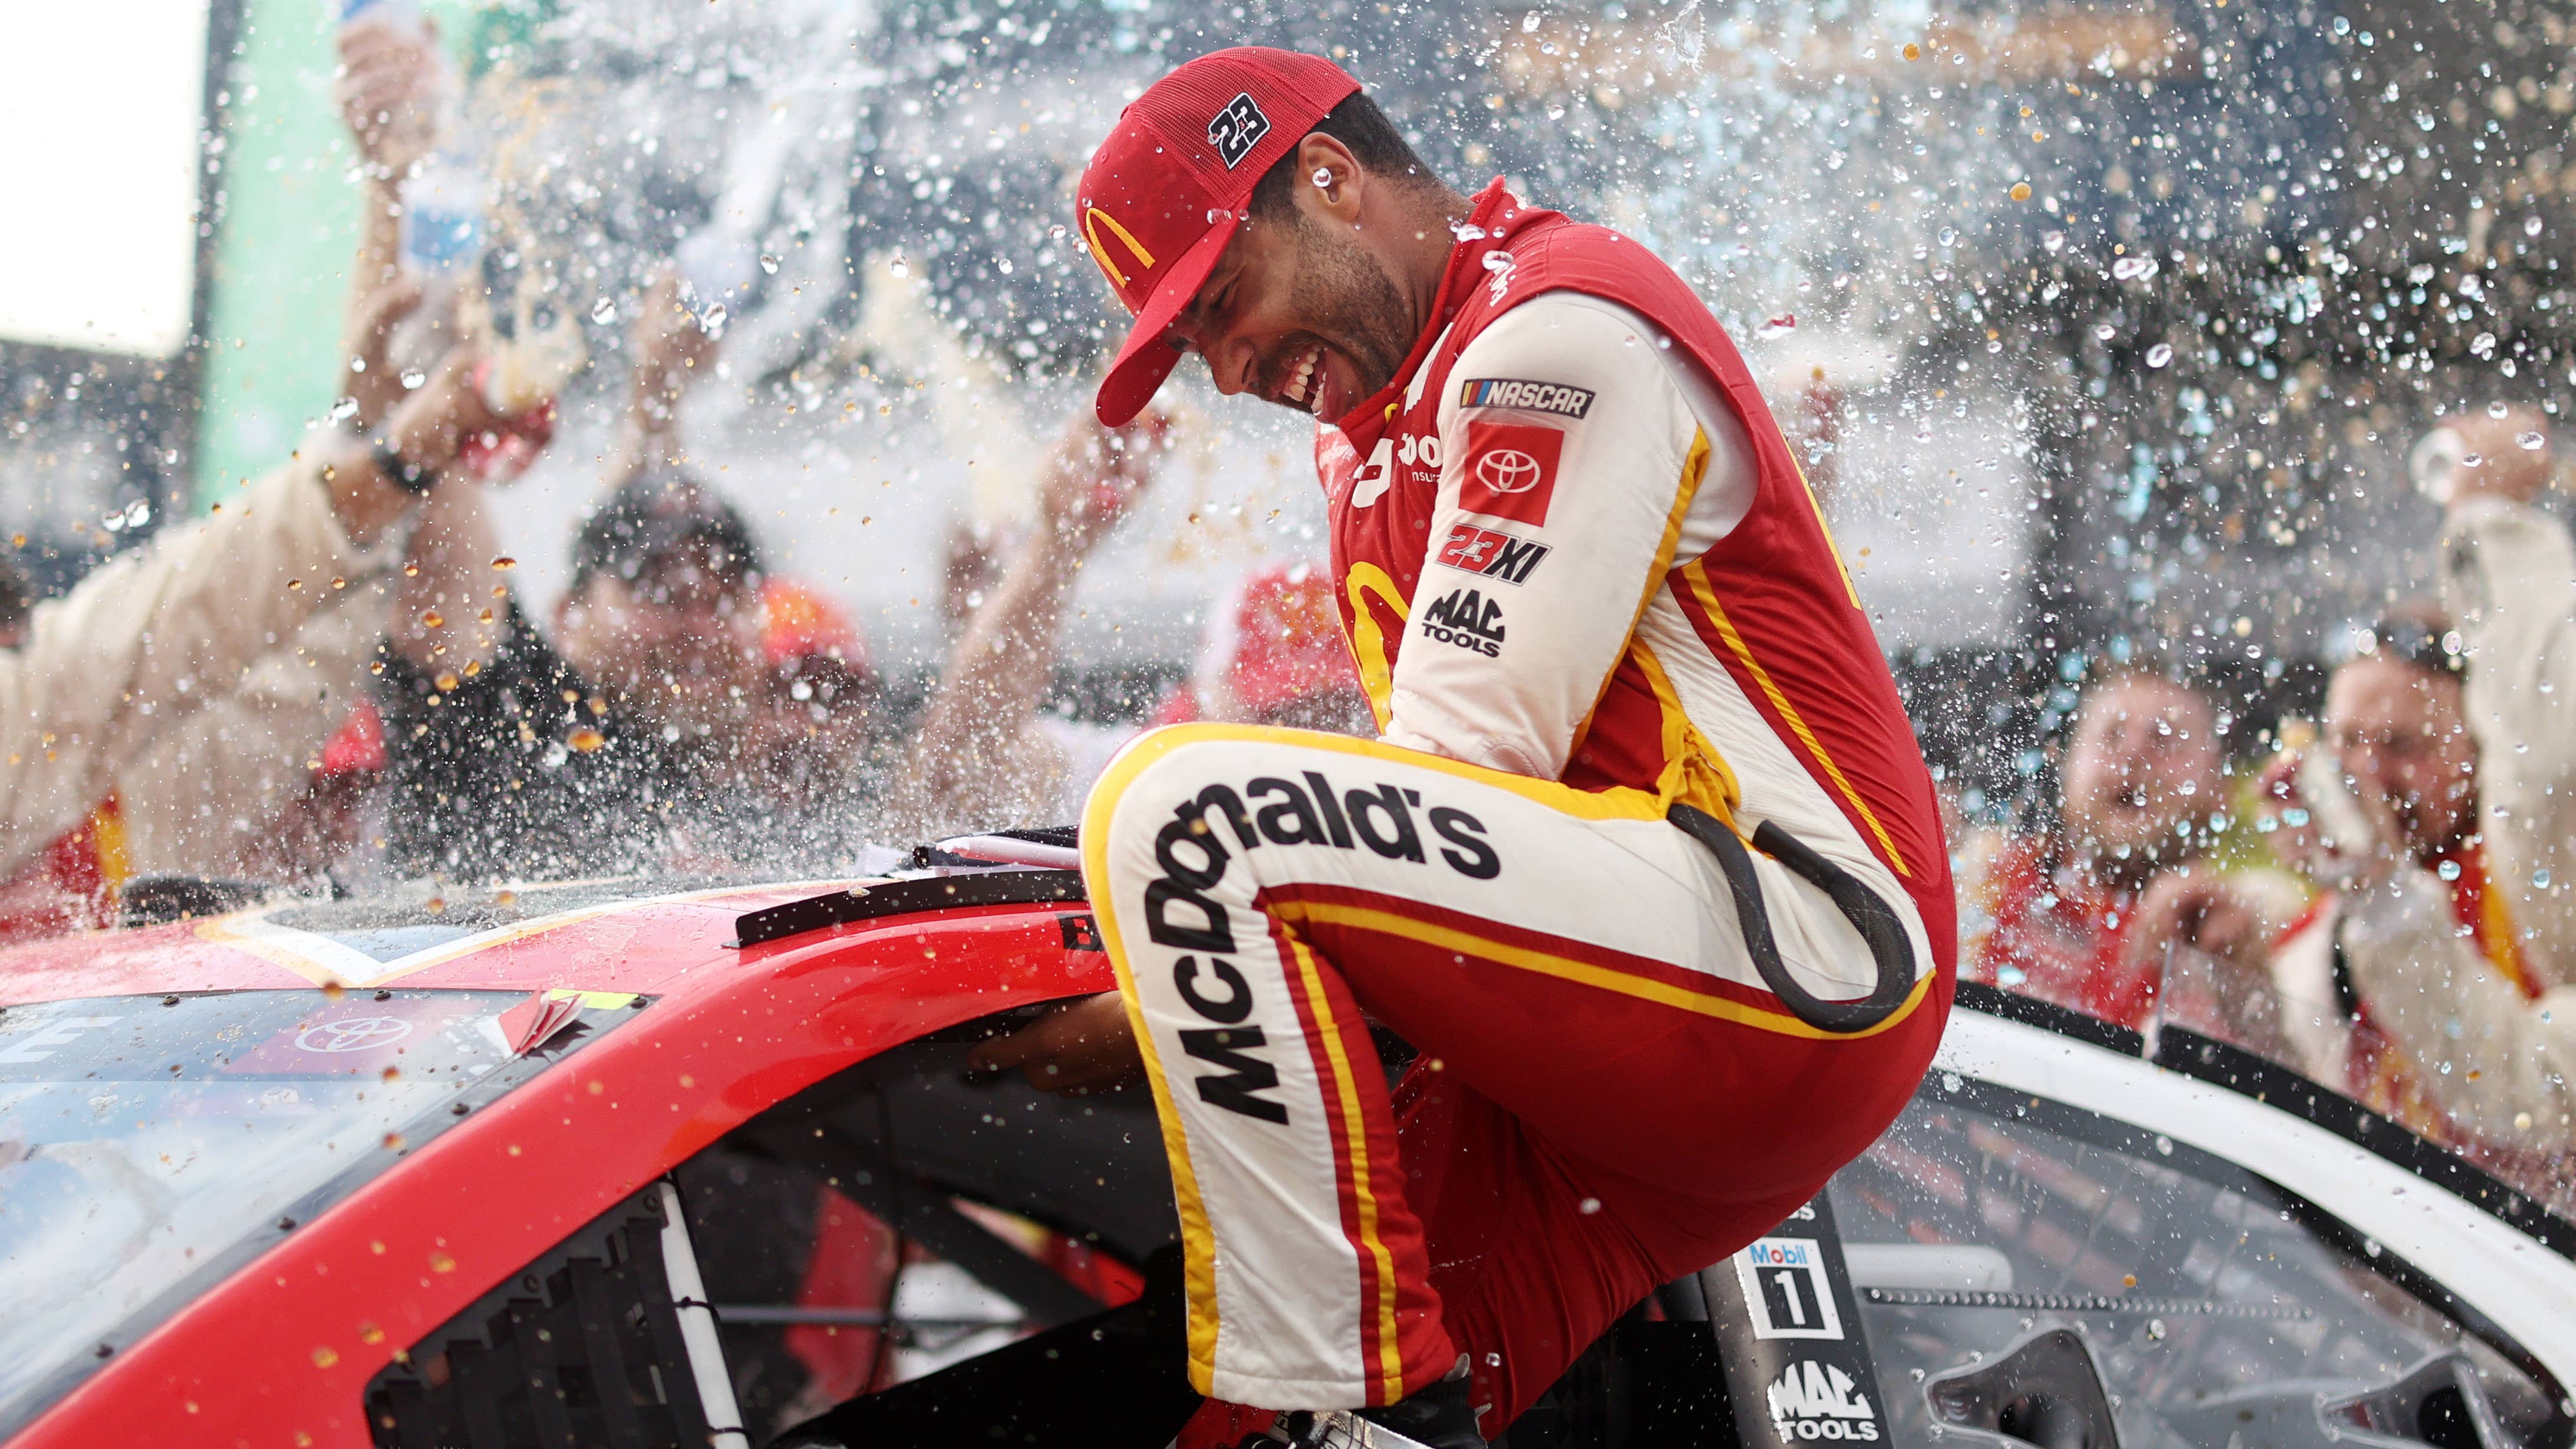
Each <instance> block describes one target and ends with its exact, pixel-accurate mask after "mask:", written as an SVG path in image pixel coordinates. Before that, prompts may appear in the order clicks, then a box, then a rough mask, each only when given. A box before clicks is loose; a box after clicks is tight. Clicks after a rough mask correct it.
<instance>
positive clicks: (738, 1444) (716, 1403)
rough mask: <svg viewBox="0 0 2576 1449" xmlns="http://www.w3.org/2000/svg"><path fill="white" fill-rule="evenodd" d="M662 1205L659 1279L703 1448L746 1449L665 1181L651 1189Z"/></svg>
mask: <svg viewBox="0 0 2576 1449" xmlns="http://www.w3.org/2000/svg"><path fill="white" fill-rule="evenodd" d="M653 1191H654V1194H655V1195H656V1196H657V1197H658V1198H659V1199H660V1201H661V1205H662V1273H663V1276H664V1277H665V1278H667V1279H668V1280H669V1281H670V1285H671V1302H672V1303H673V1304H674V1305H675V1306H676V1307H677V1308H678V1309H679V1313H680V1343H681V1345H682V1346H683V1347H685V1348H686V1349H687V1350H688V1352H689V1376H690V1377H691V1378H693V1379H695V1380H697V1384H698V1404H699V1406H700V1407H701V1408H702V1409H704V1410H705V1411H706V1416H707V1442H708V1443H709V1444H711V1445H713V1446H715V1449H751V1436H750V1435H749V1434H746V1433H744V1432H743V1429H742V1409H741V1408H740V1406H738V1405H736V1404H735V1403H734V1399H733V1379H732V1377H731V1376H730V1375H728V1374H727V1373H726V1372H725V1361H724V1345H723V1344H722V1343H720V1342H718V1341H717V1338H716V1311H715V1309H714V1308H713V1307H711V1306H709V1305H708V1303H707V1285H706V1282H705V1280H704V1279H702V1278H700V1277H699V1276H698V1254H697V1250H696V1249H695V1248H693V1247H691V1246H690V1245H689V1223H688V1219H687V1218H685V1217H683V1216H682V1215H681V1212H680V1190H679V1189H678V1188H676V1187H673V1186H672V1185H671V1184H670V1182H669V1181H668V1180H667V1179H666V1180H664V1181H661V1182H657V1183H655V1184H653Z"/></svg>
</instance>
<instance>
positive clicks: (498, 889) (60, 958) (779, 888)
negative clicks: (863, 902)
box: [0, 877, 883, 1006]
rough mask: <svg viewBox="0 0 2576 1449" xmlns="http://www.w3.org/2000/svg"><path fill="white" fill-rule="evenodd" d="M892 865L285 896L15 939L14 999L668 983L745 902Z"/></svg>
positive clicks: (713, 941) (5, 971) (1, 974)
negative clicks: (151, 921)
mask: <svg viewBox="0 0 2576 1449" xmlns="http://www.w3.org/2000/svg"><path fill="white" fill-rule="evenodd" d="M882 879H883V878H882V877H852V878H849V879H838V880H807V881H783V882H782V881H763V882H708V881H704V880H700V881H639V880H631V879H630V880H611V881H582V882H571V883H564V884H547V885H520V886H483V887H459V886H437V885H432V884H428V883H420V884H415V885H411V886H407V887H405V888H403V889H401V890H399V891H397V892H394V893H392V894H390V895H387V896H382V897H371V898H366V899H354V900H342V901H309V900H293V899H290V900H284V901H278V902H272V903H270V904H267V905H263V906H259V907H255V908H253V909H250V910H246V911H239V912H234V913H232V914H229V915H220V916H209V917H205V918H202V919H198V920H189V921H178V922H173V923H170V924H168V925H162V926H150V927H145V928H142V929H138V930H124V931H96V932H89V933H86V934H83V935H76V936H66V937H61V938H58V939H55V940H51V941H42V942H36V943H33V944H29V945H23V946H18V947H15V948H12V949H10V950H7V951H0V1006H17V1005H25V1004H29V1003H34V1002H44V1001H59V1000H66V999H70V998H75V997H94V996H129V995H146V994H150V993H155V992H199V991H256V990H292V989H297V988H303V987H312V986H324V985H338V986H344V987H375V986H383V985H389V984H392V983H394V982H397V981H399V982H400V983H402V984H403V985H404V986H405V987H408V988H454V989H475V990H495V991H537V990H544V989H548V988H561V987H578V988H580V989H582V990H586V991H623V992H636V993H641V994H646V995H659V994H665V993H668V992H671V991H673V990H676V989H679V988H681V987H682V986H684V985H685V984H686V983H687V982H688V981H689V979H690V978H691V977H692V976H693V975H694V974H697V973H700V972H703V971H705V970H707V969H708V968H709V967H710V966H713V965H717V964H721V963H724V962H726V961H729V960H731V959H733V953H732V952H731V951H730V950H729V949H728V948H729V947H730V945H731V944H732V942H733V941H734V939H735V921H736V920H737V918H739V917H740V916H741V915H742V914H743V913H745V912H748V911H755V910H760V909H763V908H766V907H770V906H775V905H779V904H783V903H786V902H791V901H796V900H800V899H805V898H808V897H812V896H815V895H817V894H818V893H829V892H833V891H847V890H849V889H851V888H852V887H854V886H864V885H866V884H868V883H870V882H872V881H879V880H882Z"/></svg>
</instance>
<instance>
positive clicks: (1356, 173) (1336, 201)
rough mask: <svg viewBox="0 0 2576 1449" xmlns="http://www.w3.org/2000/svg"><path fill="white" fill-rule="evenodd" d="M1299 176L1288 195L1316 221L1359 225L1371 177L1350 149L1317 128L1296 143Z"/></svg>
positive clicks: (1351, 225) (1297, 172)
mask: <svg viewBox="0 0 2576 1449" xmlns="http://www.w3.org/2000/svg"><path fill="white" fill-rule="evenodd" d="M1293 164H1294V165H1295V166H1296V168H1297V171H1296V176H1295V180H1294V181H1293V183H1292V184H1291V185H1290V187H1289V190H1288V194H1289V195H1291V196H1293V197H1295V198H1296V202H1297V208H1298V210H1300V211H1302V212H1304V213H1305V214H1306V216H1307V217H1308V218H1309V219H1311V220H1314V221H1319V222H1326V221H1328V222H1333V223H1336V224H1338V225H1341V226H1346V227H1357V226H1358V225H1359V224H1360V210H1361V205H1362V201H1363V198H1364V197H1365V196H1366V194H1367V191H1368V186H1369V181H1370V179H1371V178H1370V177H1369V174H1368V172H1367V171H1365V170H1363V169H1362V168H1361V166H1360V163H1359V158H1358V157H1356V156H1353V155H1352V154H1351V149H1350V148H1349V147H1348V146H1345V145H1343V144H1342V143H1341V142H1339V141H1337V140H1334V139H1333V138H1332V137H1330V136H1327V135H1325V134H1324V133H1323V132H1321V131H1318V132H1315V133H1314V134H1312V135H1310V136H1308V137H1307V138H1306V139H1305V140H1303V141H1300V142H1298V143H1297V156H1296V160H1295V162H1294V163H1293Z"/></svg>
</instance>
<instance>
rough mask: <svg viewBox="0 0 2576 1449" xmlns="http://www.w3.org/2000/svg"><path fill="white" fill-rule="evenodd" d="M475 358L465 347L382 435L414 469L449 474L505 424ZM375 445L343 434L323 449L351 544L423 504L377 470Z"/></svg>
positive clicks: (408, 400)
mask: <svg viewBox="0 0 2576 1449" xmlns="http://www.w3.org/2000/svg"><path fill="white" fill-rule="evenodd" d="M475 360H476V359H475V357H474V354H473V352H472V350H471V349H470V348H464V347H459V348H457V349H455V350H454V351H452V352H450V353H448V354H447V356H446V357H444V358H442V359H440V361H439V364H438V368H437V370H436V371H435V372H433V373H431V374H430V377H429V380H428V381H427V382H425V383H423V384H422V385H421V386H420V388H419V389H418V390H417V391H415V392H413V393H412V394H410V395H409V396H408V397H405V398H404V399H403V401H402V404H401V406H399V407H397V408H395V409H394V413H393V416H392V417H390V418H388V419H386V421H385V426H384V431H383V432H382V434H381V435H380V436H381V438H382V440H383V442H384V443H385V445H386V446H387V447H389V448H391V449H393V451H394V454H395V455H396V456H397V457H399V458H401V459H402V461H404V462H405V463H408V464H410V465H411V466H412V467H415V468H418V469H421V470H422V471H424V472H428V473H443V472H446V471H447V470H448V469H449V468H451V467H454V466H455V464H456V455H457V452H458V450H459V449H461V448H462V447H463V446H464V445H465V440H466V439H467V438H469V437H473V436H475V435H477V434H483V433H492V432H494V431H496V430H497V429H498V428H499V427H500V426H501V419H500V418H498V417H496V416H495V415H494V414H493V412H492V409H491V408H490V407H489V406H487V405H486V404H485V403H484V401H483V393H482V390H481V389H479V388H477V387H475V385H474V363H475ZM372 446H373V445H372V444H371V443H370V442H368V441H367V440H365V439H361V438H357V437H352V436H350V435H347V434H341V435H339V436H337V437H335V438H332V439H331V440H330V441H328V442H327V443H326V444H324V445H323V448H322V450H321V461H322V463H323V464H324V466H325V469H326V476H327V478H328V480H329V487H330V489H331V507H332V509H333V511H334V512H336V513H337V514H338V515H339V517H340V527H341V528H342V529H343V530H345V531H346V532H347V533H348V535H349V539H350V541H351V542H353V543H355V544H357V545H359V546H360V547H362V548H363V547H365V546H366V545H368V544H370V543H372V542H374V541H375V539H376V538H377V537H378V536H379V535H381V534H382V533H383V532H384V530H385V529H386V528H387V527H389V526H391V525H392V524H393V522H394V520H396V519H398V518H400V517H401V516H402V515H403V514H404V513H405V512H406V511H408V510H409V509H410V508H411V505H412V504H413V503H414V502H415V501H417V500H416V497H415V495H414V494H412V493H410V492H409V491H407V490H405V489H404V488H402V487H401V486H400V485H399V484H397V483H396V482H395V481H394V480H393V479H391V478H387V477H385V476H383V475H382V474H380V473H378V472H377V471H376V463H375V460H374V457H373V452H372Z"/></svg>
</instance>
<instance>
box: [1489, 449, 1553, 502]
mask: <svg viewBox="0 0 2576 1449" xmlns="http://www.w3.org/2000/svg"><path fill="white" fill-rule="evenodd" d="M1538 474H1539V468H1538V459H1536V458H1533V457H1531V456H1530V455H1529V454H1527V453H1524V452H1522V451H1521V450H1520V449H1518V448H1495V449H1493V450H1492V451H1490V452H1488V453H1486V454H1485V456H1483V457H1481V458H1478V459H1477V460H1476V481H1477V482H1479V483H1482V484H1484V485H1485V486H1486V487H1487V488H1490V489H1492V490H1493V491H1494V492H1496V493H1527V492H1528V491H1530V490H1531V489H1532V488H1535V487H1537V486H1538Z"/></svg>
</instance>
